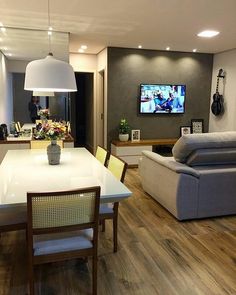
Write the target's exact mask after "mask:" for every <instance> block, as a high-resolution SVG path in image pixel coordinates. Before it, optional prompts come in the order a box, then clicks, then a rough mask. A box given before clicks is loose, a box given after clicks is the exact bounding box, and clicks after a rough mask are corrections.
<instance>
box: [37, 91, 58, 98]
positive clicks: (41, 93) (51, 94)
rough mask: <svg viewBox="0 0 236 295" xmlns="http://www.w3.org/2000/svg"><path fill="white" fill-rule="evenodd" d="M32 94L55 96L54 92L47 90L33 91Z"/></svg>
mask: <svg viewBox="0 0 236 295" xmlns="http://www.w3.org/2000/svg"><path fill="white" fill-rule="evenodd" d="M33 96H51V97H52V96H55V93H54V92H47V91H33Z"/></svg>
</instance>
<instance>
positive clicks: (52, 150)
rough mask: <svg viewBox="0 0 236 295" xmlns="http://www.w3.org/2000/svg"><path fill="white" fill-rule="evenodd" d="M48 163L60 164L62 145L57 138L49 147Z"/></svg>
mask: <svg viewBox="0 0 236 295" xmlns="http://www.w3.org/2000/svg"><path fill="white" fill-rule="evenodd" d="M47 154H48V164H49V165H58V164H60V157H61V147H60V146H59V145H58V144H57V141H56V140H52V141H51V144H49V145H48V147H47Z"/></svg>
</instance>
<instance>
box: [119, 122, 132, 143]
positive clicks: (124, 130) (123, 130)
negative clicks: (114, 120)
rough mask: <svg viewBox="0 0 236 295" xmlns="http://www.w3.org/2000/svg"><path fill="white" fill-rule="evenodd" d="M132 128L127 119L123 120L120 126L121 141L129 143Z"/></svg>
mask: <svg viewBox="0 0 236 295" xmlns="http://www.w3.org/2000/svg"><path fill="white" fill-rule="evenodd" d="M129 131H130V127H129V124H128V123H127V120H126V119H121V120H120V124H119V140H120V141H128V140H129Z"/></svg>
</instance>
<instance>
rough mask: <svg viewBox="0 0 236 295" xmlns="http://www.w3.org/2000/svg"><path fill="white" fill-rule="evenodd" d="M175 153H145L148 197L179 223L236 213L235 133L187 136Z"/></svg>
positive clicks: (142, 162)
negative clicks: (162, 154) (167, 155)
mask: <svg viewBox="0 0 236 295" xmlns="http://www.w3.org/2000/svg"><path fill="white" fill-rule="evenodd" d="M172 152H173V157H163V156H161V155H158V154H156V153H153V152H150V151H143V152H142V157H141V159H140V161H139V173H140V176H141V183H142V186H143V189H144V190H145V191H146V192H147V193H148V194H150V195H151V196H152V197H153V198H154V199H156V200H157V201H158V202H159V203H160V204H161V205H162V206H164V207H165V208H166V209H167V210H168V211H169V212H170V213H172V214H173V215H174V216H175V217H176V218H178V219H179V220H185V219H196V218H204V217H213V216H221V215H230V214H236V132H216V133H203V134H190V135H184V136H182V137H181V138H180V139H179V140H178V141H177V142H176V144H175V145H174V147H173V150H172Z"/></svg>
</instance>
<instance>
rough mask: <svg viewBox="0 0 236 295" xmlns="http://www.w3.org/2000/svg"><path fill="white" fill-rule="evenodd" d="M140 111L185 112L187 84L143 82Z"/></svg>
mask: <svg viewBox="0 0 236 295" xmlns="http://www.w3.org/2000/svg"><path fill="white" fill-rule="evenodd" d="M140 87H141V89H140V93H141V96H140V113H178V114H181V113H184V101H185V91H186V86H185V85H159V84H141V86H140Z"/></svg>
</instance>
